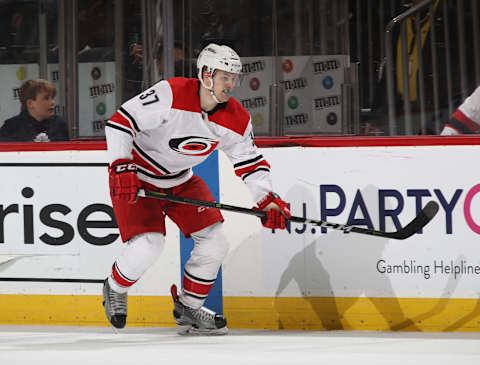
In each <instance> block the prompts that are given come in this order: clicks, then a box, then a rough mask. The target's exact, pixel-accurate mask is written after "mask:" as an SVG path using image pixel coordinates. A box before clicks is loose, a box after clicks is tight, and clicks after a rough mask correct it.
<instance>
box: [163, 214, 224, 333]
mask: <svg viewBox="0 0 480 365" xmlns="http://www.w3.org/2000/svg"><path fill="white" fill-rule="evenodd" d="M221 227H222V223H220V222H218V223H215V224H213V225H211V226H209V227H207V228H204V229H202V230H200V231H198V232H195V233H192V234H191V235H192V237H193V239H194V241H195V246H194V248H193V250H192V253H191V255H190V259H189V260H188V261H187V263H186V264H185V271H184V277H183V289H182V290H181V291H180V293H177V288H176V286H175V285H172V288H171V293H172V298H173V301H174V310H173V316H174V319H175V322H176V323H177V324H178V325H181V326H184V325H189V326H191V327H192V330H193V331H194V332H206V333H211V334H225V333H226V332H227V327H226V326H227V320H226V318H225V317H224V316H222V315H220V314H217V313H215V312H213V311H211V310H210V309H208V308H205V307H203V303H204V302H205V300H206V299H207V296H208V293H209V292H210V289H211V288H212V286H213V284H214V282H215V279H216V278H217V274H218V270H219V269H220V266H221V264H222V261H223V259H224V258H225V256H226V254H227V252H228V244H227V241H226V239H225V236H224V234H223V232H222V228H221Z"/></svg>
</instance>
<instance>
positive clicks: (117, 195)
mask: <svg viewBox="0 0 480 365" xmlns="http://www.w3.org/2000/svg"><path fill="white" fill-rule="evenodd" d="M108 173H109V178H110V194H111V196H112V199H114V200H117V201H119V200H126V201H128V202H129V203H131V204H132V203H135V202H136V201H137V192H138V189H140V187H141V186H140V181H139V180H138V177H137V166H135V164H134V163H133V161H132V160H128V159H119V160H115V161H114V162H113V163H112V164H111V165H110V167H109V168H108Z"/></svg>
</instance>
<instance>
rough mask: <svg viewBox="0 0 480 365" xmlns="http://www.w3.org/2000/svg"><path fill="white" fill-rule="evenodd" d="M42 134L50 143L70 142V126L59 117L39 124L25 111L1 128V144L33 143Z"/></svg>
mask: <svg viewBox="0 0 480 365" xmlns="http://www.w3.org/2000/svg"><path fill="white" fill-rule="evenodd" d="M40 133H45V134H46V135H47V136H48V139H49V140H50V141H68V124H67V121H66V120H65V119H63V118H62V117H60V116H58V115H54V116H53V117H51V118H48V119H45V120H42V121H41V122H39V121H38V120H36V119H35V118H33V117H32V116H31V115H30V114H29V113H28V111H26V110H24V111H22V112H21V113H20V114H18V115H16V116H14V117H13V118H10V119H7V120H6V121H5V123H4V124H3V126H2V128H0V142H32V141H34V140H35V137H37V136H38V135H39V134H40Z"/></svg>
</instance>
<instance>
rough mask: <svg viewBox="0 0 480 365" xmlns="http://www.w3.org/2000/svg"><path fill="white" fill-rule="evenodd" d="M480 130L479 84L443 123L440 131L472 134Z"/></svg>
mask: <svg viewBox="0 0 480 365" xmlns="http://www.w3.org/2000/svg"><path fill="white" fill-rule="evenodd" d="M479 130H480V86H479V87H477V88H476V89H475V91H474V92H473V93H472V94H471V95H470V96H469V97H468V98H466V99H465V101H464V102H463V103H462V105H460V106H459V107H458V109H457V110H456V111H455V113H453V115H452V118H451V120H450V121H448V122H447V123H446V124H445V128H444V130H443V131H442V134H443V135H447V134H472V133H477V132H478V131H479Z"/></svg>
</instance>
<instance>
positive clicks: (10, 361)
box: [0, 326, 480, 365]
mask: <svg viewBox="0 0 480 365" xmlns="http://www.w3.org/2000/svg"><path fill="white" fill-rule="evenodd" d="M169 363H171V364H172V365H183V364H186V365H201V364H222V365H236V364H242V365H250V364H252V365H257V364H275V365H280V364H302V365H309V364H325V365H344V364H345V365H346V364H349V365H352V364H354V365H374V364H387V365H396V364H399V365H400V364H401V365H409V364H419V365H430V364H431V365H443V364H448V365H459V364H461V365H469V364H472V365H473V364H475V365H478V364H480V333H418V332H402V333H391V332H370V331H368V332H365V331H360V332H354V331H329V332H327V331H266V330H230V332H229V334H228V335H227V336H215V337H213V336H210V337H206V336H203V337H198V336H196V337H192V336H181V335H179V334H178V329H177V328H138V327H130V328H126V329H123V330H121V331H119V332H118V333H115V332H114V331H113V329H112V328H108V327H67V326H65V327H55V326H0V364H1V365H56V364H62V365H96V364H102V365H110V364H112V365H123V364H125V365H149V364H156V365H158V364H169Z"/></svg>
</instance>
